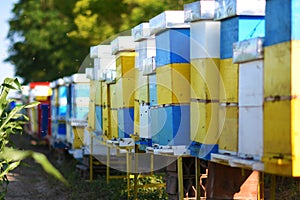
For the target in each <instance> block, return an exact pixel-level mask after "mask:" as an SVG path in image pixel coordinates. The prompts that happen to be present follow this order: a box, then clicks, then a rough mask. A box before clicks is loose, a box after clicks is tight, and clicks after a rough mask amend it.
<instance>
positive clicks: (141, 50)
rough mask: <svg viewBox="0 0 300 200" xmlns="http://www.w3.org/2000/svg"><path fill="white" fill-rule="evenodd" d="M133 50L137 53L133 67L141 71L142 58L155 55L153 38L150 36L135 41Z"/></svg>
mask: <svg viewBox="0 0 300 200" xmlns="http://www.w3.org/2000/svg"><path fill="white" fill-rule="evenodd" d="M135 51H136V53H137V55H136V56H135V68H138V69H140V70H141V71H142V70H143V60H144V59H146V58H150V57H153V56H155V55H156V49H155V39H154V38H151V39H147V40H142V41H140V42H136V49H135Z"/></svg>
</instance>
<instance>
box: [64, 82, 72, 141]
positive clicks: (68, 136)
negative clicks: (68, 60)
mask: <svg viewBox="0 0 300 200" xmlns="http://www.w3.org/2000/svg"><path fill="white" fill-rule="evenodd" d="M63 79H64V82H65V85H66V90H67V113H66V123H67V125H66V141H67V143H71V136H72V135H73V129H72V126H71V123H70V120H71V118H72V115H71V114H72V113H71V111H72V103H71V102H72V101H71V87H72V77H71V76H65V77H64V78H63Z"/></svg>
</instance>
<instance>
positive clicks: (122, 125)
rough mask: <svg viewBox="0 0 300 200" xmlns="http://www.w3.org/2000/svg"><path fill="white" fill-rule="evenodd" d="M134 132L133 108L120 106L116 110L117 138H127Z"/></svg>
mask: <svg viewBox="0 0 300 200" xmlns="http://www.w3.org/2000/svg"><path fill="white" fill-rule="evenodd" d="M133 133H134V108H121V109H119V110H118V135H119V138H129V137H130V134H133Z"/></svg>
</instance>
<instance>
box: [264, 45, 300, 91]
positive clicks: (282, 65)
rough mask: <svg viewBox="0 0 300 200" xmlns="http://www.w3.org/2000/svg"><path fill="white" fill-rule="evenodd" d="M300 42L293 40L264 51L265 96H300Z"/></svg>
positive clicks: (266, 48) (269, 47)
mask: <svg viewBox="0 0 300 200" xmlns="http://www.w3.org/2000/svg"><path fill="white" fill-rule="evenodd" d="M299 53H300V41H298V40H293V41H288V42H284V43H280V44H276V45H272V46H268V47H265V49H264V57H265V59H264V96H265V97H274V96H297V95H298V96H299V95H300V80H299V76H298V74H299V73H300V69H299V67H298V66H299V64H300V57H299V55H300V54H299Z"/></svg>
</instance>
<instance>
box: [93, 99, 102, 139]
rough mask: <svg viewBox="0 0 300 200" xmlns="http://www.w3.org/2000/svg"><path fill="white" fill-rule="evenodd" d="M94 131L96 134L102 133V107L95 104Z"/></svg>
mask: <svg viewBox="0 0 300 200" xmlns="http://www.w3.org/2000/svg"><path fill="white" fill-rule="evenodd" d="M95 112H96V113H95V132H96V134H97V135H99V134H102V132H103V124H102V118H103V116H102V115H103V114H102V107H101V106H97V105H96V107H95Z"/></svg>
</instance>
